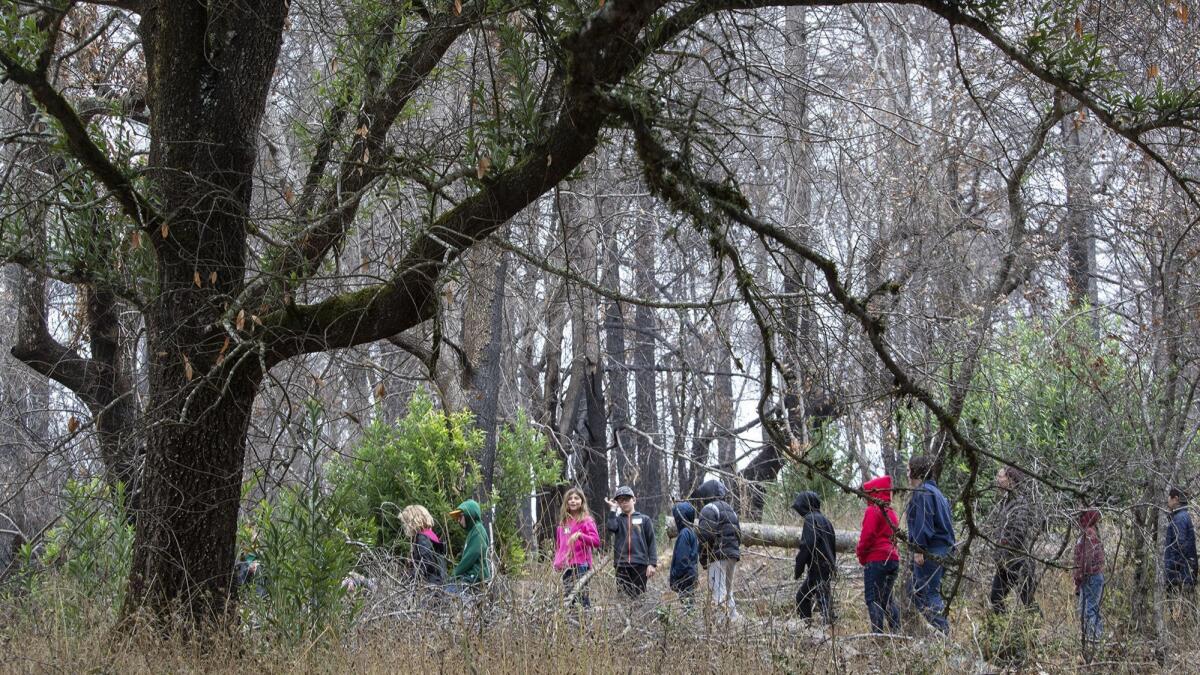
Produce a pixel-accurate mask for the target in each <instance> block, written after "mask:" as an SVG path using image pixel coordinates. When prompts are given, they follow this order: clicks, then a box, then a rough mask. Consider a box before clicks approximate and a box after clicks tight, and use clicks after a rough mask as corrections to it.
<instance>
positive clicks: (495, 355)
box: [470, 253, 508, 501]
mask: <svg viewBox="0 0 1200 675" xmlns="http://www.w3.org/2000/svg"><path fill="white" fill-rule="evenodd" d="M507 276H508V254H507V253H505V254H502V255H501V256H500V263H499V265H497V266H496V277H495V280H494V286H493V293H492V302H491V303H490V305H489V306H490V311H489V318H488V333H487V334H488V341H487V344H486V346H485V347H484V349H483V353H482V358H481V359H480V363H479V364H478V365H477V367H476V368H475V372H474V376H473V378H472V382H471V389H472V390H473V391H472V394H471V397H470V400H471V412H472V413H474V415H475V424H476V426H478V427H479V428H480V429H481V430H482V431H483V433H484V441H483V449H482V450H481V452H480V461H479V466H480V471H481V473H482V476H481V477H480V478H481V480H480V486H479V498H480V499H481V500H484V501H487V500H488V499H490V497H491V494H492V484H493V482H494V480H495V473H496V439H497V431H498V430H497V426H496V411H497V409H498V407H499V403H500V372H501V371H500V366H501V363H500V362H501V359H502V354H501V351H500V345H501V343H502V342H503V341H504V287H505V279H506V278H507Z"/></svg>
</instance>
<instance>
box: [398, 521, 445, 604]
mask: <svg viewBox="0 0 1200 675" xmlns="http://www.w3.org/2000/svg"><path fill="white" fill-rule="evenodd" d="M400 524H401V525H403V526H404V533H405V534H407V535H408V537H409V538H410V539H412V549H411V550H412V562H413V572H414V573H415V574H416V578H417V579H419V580H421V581H422V582H424V583H426V584H428V585H430V586H441V585H442V584H444V583H446V545H445V544H444V543H442V540H441V539H439V538H438V536H437V534H435V533H434V531H433V516H432V515H430V513H429V510H428V509H426V508H425V507H424V506H421V505H420V504H409V505H408V506H406V507H404V510H403V511H401V512H400Z"/></svg>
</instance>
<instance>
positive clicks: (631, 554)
mask: <svg viewBox="0 0 1200 675" xmlns="http://www.w3.org/2000/svg"><path fill="white" fill-rule="evenodd" d="M605 501H606V502H607V503H608V505H609V507H610V508H611V509H612V512H611V513H609V514H608V520H607V521H606V522H605V528H606V529H607V530H608V531H609V533H610V534H611V535H612V538H613V567H614V568H615V569H616V573H617V586H618V587H620V589H621V590H622V591H624V592H625V595H627V596H629V597H631V598H636V597H638V596H639V595H641V594H642V593H645V592H646V581H647V580H648V579H650V578H651V577H653V576H654V573H655V571H656V570H657V568H658V550H657V549H656V548H655V543H654V521H653V520H651V519H650V516H647V515H645V514H643V513H638V512H637V509H636V508H635V507H636V506H637V497H635V496H634V494H633V488H630V487H629V486H627V485H622V486H621V487H619V488H617V494H616V495H615V496H614V498H613V499H607V500H605Z"/></svg>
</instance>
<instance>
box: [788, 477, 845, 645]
mask: <svg viewBox="0 0 1200 675" xmlns="http://www.w3.org/2000/svg"><path fill="white" fill-rule="evenodd" d="M792 510H793V511H795V512H796V513H797V514H799V515H800V517H801V518H803V519H804V531H803V533H802V534H801V535H800V550H798V551H797V552H796V573H795V577H794V578H796V579H799V578H800V577H801V576H802V575H804V572H805V571H806V570H807V571H808V576H806V577H805V578H804V583H803V584H801V585H800V589H799V590H798V591H796V612H797V613H798V614H799V615H800V618H802V619H811V618H812V606H813V600H816V601H817V605H818V606H819V607H820V609H821V616H822V617H823V618H824V619H825V622H826V623H830V624H832V623H833V620H834V618H835V617H834V614H833V593H832V590H833V589H832V586H833V575H834V572H836V571H837V537H836V535H835V534H834V532H833V523H831V522H829V519H828V518H826V517H825V514H823V513H821V498H820V497H818V496H817V493H815V492H801V493H800V494H798V495H796V499H795V500H794V501H793V502H792Z"/></svg>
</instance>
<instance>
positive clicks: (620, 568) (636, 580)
mask: <svg viewBox="0 0 1200 675" xmlns="http://www.w3.org/2000/svg"><path fill="white" fill-rule="evenodd" d="M617 587H618V588H620V589H621V591H623V592H624V593H625V595H628V596H629V597H631V598H636V597H637V596H639V595H641V594H642V593H645V592H646V566H645V565H617Z"/></svg>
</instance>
